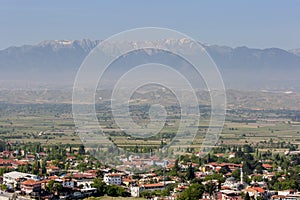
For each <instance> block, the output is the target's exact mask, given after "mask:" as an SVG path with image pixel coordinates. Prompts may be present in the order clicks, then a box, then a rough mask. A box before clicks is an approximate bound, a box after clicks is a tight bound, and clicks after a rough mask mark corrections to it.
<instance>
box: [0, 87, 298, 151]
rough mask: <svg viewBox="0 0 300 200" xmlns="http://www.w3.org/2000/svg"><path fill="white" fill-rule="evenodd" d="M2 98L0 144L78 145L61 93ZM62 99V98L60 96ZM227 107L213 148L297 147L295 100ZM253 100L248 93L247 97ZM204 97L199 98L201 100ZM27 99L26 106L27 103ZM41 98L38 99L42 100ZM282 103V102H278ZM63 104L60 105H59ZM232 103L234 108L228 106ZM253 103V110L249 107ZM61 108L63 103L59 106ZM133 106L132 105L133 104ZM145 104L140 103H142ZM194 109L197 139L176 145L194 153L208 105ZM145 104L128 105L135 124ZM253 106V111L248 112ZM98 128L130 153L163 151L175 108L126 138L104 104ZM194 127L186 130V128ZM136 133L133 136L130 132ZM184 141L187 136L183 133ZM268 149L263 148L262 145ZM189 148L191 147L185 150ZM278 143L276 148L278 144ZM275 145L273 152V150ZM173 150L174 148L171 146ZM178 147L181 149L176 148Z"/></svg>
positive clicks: (239, 96)
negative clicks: (155, 125)
mask: <svg viewBox="0 0 300 200" xmlns="http://www.w3.org/2000/svg"><path fill="white" fill-rule="evenodd" d="M1 92H2V95H3V96H2V102H1V103H0V138H1V139H2V140H7V141H10V142H20V143H23V142H24V143H27V142H39V143H41V144H81V140H80V138H79V137H78V134H77V132H76V128H75V125H74V121H73V117H72V105H71V101H70V100H67V98H66V97H67V96H68V95H67V94H65V93H63V92H62V91H58V92H57V93H55V92H54V91H43V92H35V93H34V92H26V93H25V94H24V95H23V96H22V95H21V94H22V93H20V94H18V93H17V92H14V93H13V94H11V92H6V93H5V91H4V92H3V91H1ZM61 93H63V94H61ZM228 93H229V97H228V100H229V103H228V105H229V106H228V109H227V114H226V121H225V126H224V127H223V131H222V134H221V136H220V138H219V141H218V144H225V145H226V144H236V145H241V144H252V145H257V146H261V147H262V148H265V147H268V148H274V149H277V146H278V145H279V147H281V148H282V149H284V147H285V146H286V145H285V144H289V143H291V144H297V145H298V144H300V123H299V121H298V119H297V116H298V115H299V110H300V108H299V110H297V109H295V107H296V106H295V105H294V103H295V102H297V101H298V98H296V97H297V96H298V94H294V95H293V96H292V98H295V99H288V101H287V102H292V104H287V105H286V107H287V108H285V109H283V108H281V107H279V105H278V104H277V102H279V103H280V104H281V101H282V100H278V99H274V101H273V102H272V103H271V104H270V105H272V107H271V108H270V109H260V106H261V105H260V104H261V103H260V102H259V99H268V101H271V100H270V99H272V98H273V97H274V95H275V96H278V94H273V93H272V94H267V93H257V94H256V96H257V98H258V99H256V98H255V97H249V96H248V97H247V96H246V95H245V93H241V92H236V93H234V92H233V91H229V92H228ZM55 94H57V96H59V98H57V99H58V100H59V102H53V100H54V98H52V96H53V95H55ZM250 94H251V95H253V94H252V93H250ZM11 95H17V96H22V98H17V99H18V101H17V102H10V101H9V99H10V98H12V97H11ZM203 96H204V95H203ZM30 97H31V98H32V102H30ZM43 98H44V99H43ZM282 98H288V97H287V96H282ZM62 99H64V101H62ZM233 99H235V100H236V101H237V102H238V103H235V105H233V104H232V102H233ZM241 101H242V102H244V106H245V108H240V107H241V106H240V105H241V104H239V103H240V102H241ZM256 101H257V102H258V103H257V104H255V102H256ZM60 102H64V103H60ZM137 102H138V101H137ZM144 103H145V102H144ZM202 103H204V104H201V105H200V106H199V108H200V110H201V111H202V115H201V118H200V124H198V133H197V135H196V136H195V138H194V140H193V141H192V143H191V141H190V140H187V141H184V138H183V139H182V141H183V142H181V144H185V143H186V144H187V145H186V147H189V148H193V149H194V150H195V151H197V150H198V149H200V147H201V145H202V142H203V139H204V137H205V133H206V131H207V129H208V124H209V117H210V115H209V109H208V108H209V105H208V104H205V102H202ZM145 105H147V104H142V103H138V104H135V105H134V109H133V115H132V117H133V118H134V121H135V122H136V123H137V124H143V123H145V122H147V120H148V118H147V117H148V115H147V108H148V107H147V106H145ZM251 105H254V106H251ZM96 110H97V116H98V120H99V124H100V126H101V128H102V130H103V131H104V134H105V135H106V138H107V139H109V140H110V141H112V142H113V143H114V144H116V145H117V146H119V147H121V148H125V149H132V148H134V147H136V146H139V147H141V148H147V149H148V150H149V148H154V149H157V148H160V147H162V146H164V145H168V144H170V143H171V141H172V140H173V138H174V136H176V134H177V131H178V126H179V123H180V116H179V115H178V107H176V106H172V105H167V111H168V118H167V122H166V124H165V126H164V127H163V129H162V130H161V131H160V132H159V133H157V134H153V135H148V136H146V137H145V136H143V134H141V136H142V137H132V136H131V135H129V134H127V133H126V131H124V130H121V129H119V128H118V126H117V125H116V123H115V122H114V120H113V118H112V114H111V110H110V109H109V104H108V103H107V99H106V100H105V101H103V102H100V103H98V104H97V105H96ZM195 126H197V125H196V124H191V127H195ZM136 131H137V132H139V130H136ZM185 131H186V132H185V133H184V134H186V135H188V134H189V131H190V130H188V129H187V130H185ZM270 142H271V143H272V145H269V146H268V145H266V143H268V144H269V143H270ZM190 143H191V144H190ZM279 143H280V144H279ZM276 145H277V146H276ZM174 147H175V148H176V145H174ZM180 147H184V145H183V146H182V145H181V146H180Z"/></svg>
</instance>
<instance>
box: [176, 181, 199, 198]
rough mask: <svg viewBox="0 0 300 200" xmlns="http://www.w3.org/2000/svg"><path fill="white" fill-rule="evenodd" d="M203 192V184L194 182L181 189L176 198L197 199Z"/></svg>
mask: <svg viewBox="0 0 300 200" xmlns="http://www.w3.org/2000/svg"><path fill="white" fill-rule="evenodd" d="M203 192H204V186H203V185H201V184H199V183H195V184H193V185H191V186H190V187H189V188H188V189H186V190H185V191H183V192H182V193H181V194H180V196H179V197H178V200H198V199H200V198H201V197H202V194H203Z"/></svg>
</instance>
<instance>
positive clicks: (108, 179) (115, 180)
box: [103, 173, 122, 185]
mask: <svg viewBox="0 0 300 200" xmlns="http://www.w3.org/2000/svg"><path fill="white" fill-rule="evenodd" d="M103 181H104V182H105V183H106V184H108V185H121V184H122V176H121V174H114V173H112V174H104V178H103Z"/></svg>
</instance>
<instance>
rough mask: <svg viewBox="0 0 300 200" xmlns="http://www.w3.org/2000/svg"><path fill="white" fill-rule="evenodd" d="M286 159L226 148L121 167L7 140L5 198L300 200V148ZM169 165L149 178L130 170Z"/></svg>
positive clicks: (66, 148)
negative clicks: (136, 167) (103, 197)
mask: <svg viewBox="0 0 300 200" xmlns="http://www.w3.org/2000/svg"><path fill="white" fill-rule="evenodd" d="M296 148H297V147H296V146H295V145H290V148H289V149H288V150H287V151H286V152H284V154H279V153H275V152H271V151H260V150H259V149H258V148H255V147H253V146H251V145H249V144H244V145H241V146H238V145H219V146H217V147H215V148H214V149H213V150H212V151H211V152H210V153H209V154H207V155H205V156H201V153H198V154H197V153H191V154H185V155H180V156H179V157H178V158H177V159H167V158H166V159H163V161H162V160H160V158H159V157H157V156H152V157H149V158H147V159H145V158H138V157H133V156H129V157H128V158H127V159H124V156H123V155H120V157H119V158H120V159H121V158H123V159H122V162H121V164H120V165H119V166H115V167H114V168H113V167H111V166H109V165H105V164H104V163H101V160H97V159H95V158H94V157H93V156H91V155H90V154H89V152H88V151H87V150H85V148H84V146H83V145H80V146H78V145H77V146H76V145H75V146H74V145H48V146H42V145H41V144H39V143H25V144H18V143H9V142H4V141H1V145H0V150H1V152H0V156H1V158H0V175H1V194H0V197H1V199H84V198H88V199H96V198H97V197H101V196H111V197H135V198H145V199H220V200H239V199H245V200H250V199H252V200H262V199H272V200H284V199H288V200H296V199H300V192H299V189H300V175H299V173H300V151H296V150H295V149H296ZM147 165H157V166H161V167H160V168H157V169H155V170H152V171H148V172H144V173H132V172H129V171H121V170H118V169H119V168H124V167H127V168H128V167H130V166H144V167H146V166H147Z"/></svg>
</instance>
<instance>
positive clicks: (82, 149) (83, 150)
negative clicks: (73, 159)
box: [78, 145, 85, 155]
mask: <svg viewBox="0 0 300 200" xmlns="http://www.w3.org/2000/svg"><path fill="white" fill-rule="evenodd" d="M78 154H79V155H84V154H85V149H84V146H83V145H80V146H79V150H78Z"/></svg>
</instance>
